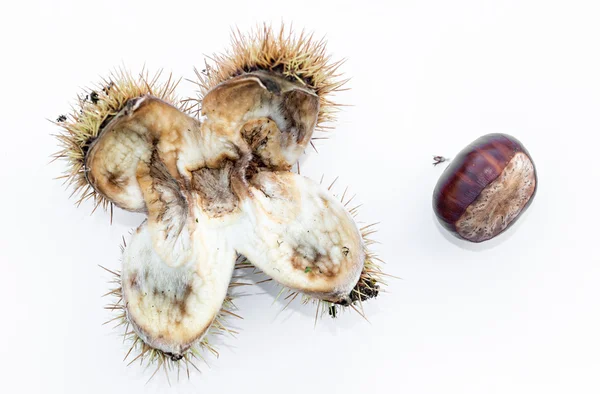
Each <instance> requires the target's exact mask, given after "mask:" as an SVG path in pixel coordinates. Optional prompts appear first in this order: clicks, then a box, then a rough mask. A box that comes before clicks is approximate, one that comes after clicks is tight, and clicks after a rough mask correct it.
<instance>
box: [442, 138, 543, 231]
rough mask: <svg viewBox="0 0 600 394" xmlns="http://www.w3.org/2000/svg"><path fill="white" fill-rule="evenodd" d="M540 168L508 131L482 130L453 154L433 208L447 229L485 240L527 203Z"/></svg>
mask: <svg viewBox="0 0 600 394" xmlns="http://www.w3.org/2000/svg"><path fill="white" fill-rule="evenodd" d="M536 190H537V174H536V170H535V165H534V163H533V160H532V159H531V156H530V155H529V152H527V150H526V149H525V148H524V147H523V145H522V144H521V143H520V142H519V141H518V140H517V139H516V138H514V137H512V136H510V135H507V134H488V135H484V136H482V137H480V138H478V139H476V140H475V141H473V142H472V143H471V144H469V145H468V146H467V147H466V148H464V149H463V150H462V151H461V152H460V153H459V154H458V155H457V156H456V158H454V159H453V160H452V162H451V163H450V165H449V166H448V167H447V168H446V170H445V171H444V173H443V174H442V176H441V177H440V179H439V180H438V183H437V185H436V187H435V190H434V192H433V210H434V211H435V215H436V216H437V218H438V220H439V221H440V223H441V224H442V226H444V227H445V228H446V229H447V230H449V231H450V232H451V233H453V234H454V235H456V236H457V237H459V238H462V239H465V240H467V241H471V242H483V241H487V240H489V239H491V238H494V237H495V236H496V235H498V234H500V233H501V232H503V231H504V230H506V229H507V228H509V227H510V226H511V225H512V224H513V223H514V222H515V221H516V220H517V218H518V217H519V216H520V215H521V214H522V213H523V212H524V211H525V210H526V209H527V208H528V207H529V204H530V203H531V201H533V197H534V196H535V193H536Z"/></svg>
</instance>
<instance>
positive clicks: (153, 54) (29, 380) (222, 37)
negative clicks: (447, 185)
mask: <svg viewBox="0 0 600 394" xmlns="http://www.w3.org/2000/svg"><path fill="white" fill-rule="evenodd" d="M599 20H600V7H599V5H598V2H597V1H587V2H586V1H560V2H559V1H549V0H545V1H523V0H515V1H481V0H473V1H466V0H460V1H441V0H440V1H422V0H415V1H395V2H389V3H387V4H385V3H377V2H376V1H363V2H356V3H352V2H350V1H343V2H335V3H334V2H329V1H324V0H319V1H308V0H304V1H301V2H294V1H280V2H262V1H257V0H254V1H242V2H238V3H235V2H231V1H189V2H185V1H160V2H159V1H139V2H135V3H129V2H120V1H94V2H82V1H72V2H67V1H50V2H44V1H33V2H17V1H13V2H3V3H2V5H1V10H0V45H1V49H2V50H1V53H2V55H1V58H2V60H1V61H0V70H1V72H0V87H1V92H0V93H1V94H0V102H1V106H0V108H1V110H0V116H1V117H2V122H1V135H2V142H1V144H0V160H1V163H0V164H1V168H2V171H1V172H0V181H1V185H2V186H1V187H2V193H1V196H0V203H1V204H0V206H1V207H2V214H1V216H0V218H1V222H2V226H0V259H1V264H2V274H1V275H0V295H1V297H2V298H1V299H2V317H1V320H0V322H1V323H0V337H1V338H2V344H1V345H0V352H1V354H2V357H0V392H3V393H17V392H18V393H21V392H23V393H128V394H133V393H142V392H144V393H159V392H161V393H164V392H173V393H187V392H195V393H234V392H236V393H319V392H329V393H337V392H339V393H411V394H424V393H428V394H433V393H511V394H512V393H578V394H583V393H598V392H600V316H599V311H600V261H599V253H598V242H599V241H598V223H599V221H600V212H599V204H598V193H599V192H600V188H599V186H598V173H599V170H600V157H599V156H598V155H599V151H598V143H599V142H600V138H599V137H598V131H599V130H600V116H599V111H598V110H599V108H600V51H599V39H600V23H599V22H598V21H599ZM263 21H267V22H274V23H276V24H278V23H280V22H281V21H285V22H294V26H296V27H297V28H302V27H305V28H307V29H308V30H312V31H315V33H316V35H317V36H326V37H327V39H328V42H329V48H330V52H331V53H332V55H333V56H334V58H335V59H340V58H347V61H346V63H345V64H344V66H343V67H342V70H343V71H344V72H345V73H346V75H347V76H349V77H351V78H352V79H351V81H350V82H349V84H348V87H350V88H351V90H350V91H347V92H343V93H342V94H340V95H338V100H339V101H340V102H342V103H346V104H351V105H352V106H348V107H345V108H344V109H343V112H342V113H341V114H340V119H339V122H338V123H337V124H336V126H337V129H336V131H335V132H334V133H333V134H332V135H331V139H330V140H328V141H320V143H319V144H318V149H319V154H318V155H317V154H315V153H314V152H312V151H311V152H308V156H307V157H306V159H305V160H304V161H303V164H302V173H303V174H305V175H307V176H309V177H312V178H313V179H319V178H320V176H321V174H323V173H324V174H325V179H327V180H331V179H333V178H334V177H335V176H339V177H340V178H339V181H338V182H339V183H338V184H339V185H340V186H341V188H342V189H343V186H345V185H350V186H351V188H350V190H351V191H352V192H354V193H357V199H356V201H357V202H361V203H364V206H363V208H362V210H361V216H360V218H361V219H362V220H364V221H365V222H366V223H369V222H377V221H380V222H381V225H380V226H379V233H378V234H377V240H378V241H380V242H381V245H379V246H377V251H378V252H379V254H380V255H381V256H382V258H384V259H385V260H386V261H387V265H386V270H387V272H388V273H390V274H392V275H396V276H399V277H401V278H402V279H401V280H392V281H390V286H389V288H388V290H389V293H388V294H383V295H382V296H381V297H380V298H378V299H376V300H374V301H372V302H369V303H368V304H367V306H366V313H367V315H368V317H369V320H370V324H369V323H367V322H365V321H364V320H363V319H362V318H360V317H359V316H358V315H356V314H354V313H352V314H350V313H346V314H344V315H343V316H342V317H341V318H339V319H337V320H331V319H329V318H328V317H327V316H324V318H323V319H322V320H320V321H319V322H318V324H317V326H316V328H313V324H314V308H311V307H303V306H302V305H299V304H294V305H292V306H291V307H290V308H289V309H287V310H286V311H284V312H283V313H280V310H281V308H282V306H283V303H282V302H279V301H278V302H276V303H275V305H272V303H273V299H274V292H275V290H274V288H273V287H271V286H266V285H263V286H258V287H253V288H252V289H249V290H247V291H248V292H254V293H262V294H258V295H255V296H250V297H243V298H241V299H240V300H238V302H237V304H238V306H239V308H240V311H239V313H240V314H242V315H243V316H244V320H242V321H238V322H235V326H236V327H237V328H238V329H239V330H240V334H239V335H238V337H237V339H233V338H225V339H224V340H222V341H221V343H220V345H219V349H220V353H221V355H220V358H219V359H214V358H211V357H209V358H208V359H209V363H210V365H211V367H210V369H209V368H207V367H206V366H201V368H202V370H203V373H202V374H193V375H192V379H191V380H190V381H187V380H185V379H184V380H182V381H180V382H179V383H177V382H174V381H172V387H171V388H170V389H169V388H168V385H167V382H166V379H165V377H164V375H162V374H159V375H158V376H157V377H156V378H155V379H154V380H152V381H151V382H150V383H148V384H145V383H146V380H147V379H148V377H149V376H150V374H151V372H152V371H150V370H146V371H144V370H143V369H141V368H139V367H138V366H137V365H134V366H130V367H126V365H125V363H123V362H122V358H123V356H124V353H125V351H126V350H127V347H126V345H125V344H123V343H122V341H121V340H120V337H119V335H118V332H117V331H114V330H112V329H111V328H110V326H102V325H101V324H102V322H104V321H105V320H107V319H108V318H110V317H111V315H110V314H109V313H108V312H107V311H105V310H103V309H102V307H103V305H104V303H105V302H106V300H105V299H103V298H101V295H102V294H103V293H105V292H106V291H107V289H108V285H107V284H106V281H107V280H108V279H109V276H108V275H107V274H106V273H105V272H103V271H102V270H101V269H99V268H98V265H99V264H102V265H105V266H108V267H110V268H115V269H118V268H119V248H118V245H119V243H120V240H121V237H122V236H123V235H126V234H127V232H128V231H129V230H130V229H131V228H133V227H135V226H137V225H138V224H139V223H140V222H141V220H142V217H141V216H139V215H133V214H128V213H126V212H123V211H116V212H115V218H114V224H113V225H112V226H110V225H109V215H108V214H107V213H104V212H100V211H98V212H96V213H95V214H94V215H92V216H90V211H91V208H92V206H91V204H83V205H82V206H81V207H79V208H78V209H77V208H76V207H74V206H73V202H74V201H73V200H72V199H71V200H69V199H68V196H69V192H68V191H66V190H65V189H64V188H63V187H62V186H61V184H60V182H58V181H56V180H53V177H55V176H58V175H59V174H60V173H61V171H62V170H63V169H64V164H63V163H52V164H48V162H49V157H50V155H51V154H52V153H53V152H55V151H56V149H57V146H56V141H55V140H54V138H53V137H52V136H51V134H52V133H56V132H57V129H56V128H55V127H54V126H53V125H52V124H51V123H50V122H48V121H47V120H46V119H54V118H56V117H57V116H58V115H59V114H61V113H64V112H66V111H67V110H68V108H69V105H70V103H72V102H73V99H74V97H75V94H76V93H78V92H80V88H83V87H85V86H90V85H91V84H92V83H94V82H95V81H97V80H98V79H99V77H100V76H105V75H107V73H108V72H109V71H110V70H111V69H113V68H114V67H117V66H121V65H125V66H126V67H127V68H129V69H131V70H132V71H134V72H138V71H139V70H140V69H141V68H142V67H143V65H144V64H145V65H146V66H147V68H149V69H150V70H156V69H159V68H164V69H165V70H166V71H167V72H173V74H174V75H175V76H182V77H184V78H192V77H193V72H192V69H193V67H194V66H202V64H203V59H204V55H205V54H211V53H214V52H216V51H220V50H223V49H225V48H226V47H227V45H228V43H229V31H230V29H231V28H232V27H234V26H238V27H239V28H240V29H241V30H242V31H244V30H248V29H249V28H250V27H252V26H254V25H256V24H257V23H259V22H263ZM179 93H180V94H181V95H183V96H185V95H191V94H194V86H193V85H192V84H191V83H189V82H186V81H182V83H181V86H180V90H179ZM491 132H505V133H509V134H512V135H514V136H516V137H517V138H519V139H520V140H521V141H522V142H523V143H524V145H525V146H526V147H527V148H528V149H529V151H530V153H531V155H532V157H533V159H534V161H535V162H536V165H537V169H538V173H539V189H538V194H537V196H536V199H535V201H534V203H533V204H532V205H531V207H530V209H529V211H527V213H526V214H525V215H524V216H522V217H521V219H520V220H519V223H518V224H517V225H516V226H514V227H513V228H512V229H511V230H510V231H508V232H507V233H505V234H503V235H502V236H500V237H498V238H497V239H495V240H492V241H490V242H488V243H485V244H482V245H470V244H467V243H463V242H459V241H457V240H454V239H453V238H451V237H449V236H447V235H446V234H445V233H443V231H442V230H441V229H440V227H439V226H438V225H437V223H436V221H435V220H434V217H433V213H432V209H431V193H432V190H433V187H434V185H435V183H436V181H437V179H438V177H439V175H440V174H441V172H442V170H443V168H442V167H441V166H440V167H433V166H432V165H431V157H432V155H435V154H441V155H446V156H453V155H454V154H455V153H457V152H458V151H459V150H460V149H461V148H462V147H463V146H465V145H466V144H468V143H469V142H471V141H472V140H474V139H475V138H477V137H479V136H480V135H483V134H487V133H491ZM338 191H339V190H338ZM165 388H167V389H165Z"/></svg>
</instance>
